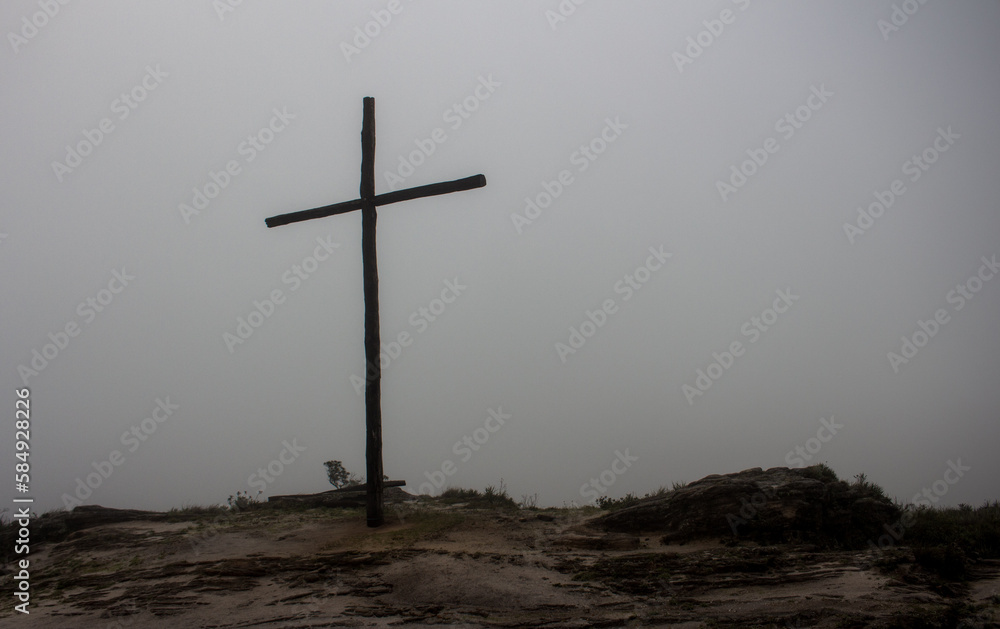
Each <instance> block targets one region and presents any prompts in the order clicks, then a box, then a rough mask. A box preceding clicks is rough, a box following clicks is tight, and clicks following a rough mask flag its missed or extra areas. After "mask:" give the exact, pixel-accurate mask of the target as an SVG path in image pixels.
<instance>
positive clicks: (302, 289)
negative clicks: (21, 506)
mask: <svg viewBox="0 0 1000 629" xmlns="http://www.w3.org/2000/svg"><path fill="white" fill-rule="evenodd" d="M234 4H235V3H234ZM49 5H57V3H54V2H52V3H48V4H47V3H45V2H41V3H38V2H29V1H26V0H18V1H17V2H6V3H4V4H3V6H2V8H0V25H2V27H3V29H2V30H3V31H4V33H5V34H6V37H5V41H6V49H5V51H4V52H3V53H2V54H0V66H2V71H3V75H2V76H3V80H2V89H3V91H2V96H3V103H4V115H3V116H2V117H0V125H2V127H0V133H2V137H3V138H5V147H6V150H4V151H3V152H2V159H3V163H2V175H0V177H2V178H3V186H2V190H3V203H2V206H0V234H2V236H0V259H2V264H3V268H4V270H5V271H4V272H5V276H4V277H5V280H4V283H3V287H4V296H3V299H2V300H0V318H2V321H3V335H2V337H0V338H2V341H0V343H2V345H0V355H2V356H3V361H2V370H3V371H2V381H3V383H5V384H4V386H3V388H2V390H0V400H2V401H3V402H2V403H3V408H4V409H6V410H5V415H6V416H8V417H10V418H13V415H14V401H15V399H16V394H15V390H16V389H21V388H23V387H25V386H26V387H27V388H29V389H30V392H31V393H30V395H31V398H30V399H31V411H32V414H31V422H32V423H31V450H30V453H31V454H30V464H31V472H30V476H31V483H30V486H31V491H30V494H29V495H32V496H33V497H34V498H35V499H36V503H35V507H36V509H37V510H39V511H44V510H48V509H53V508H57V507H61V506H63V505H64V504H66V501H65V499H64V495H66V496H74V495H75V494H76V492H77V491H78V490H79V486H81V485H86V484H87V477H88V475H91V478H90V481H91V487H89V488H88V489H89V495H88V496H87V497H86V499H79V498H76V496H74V497H75V498H76V502H79V503H83V504H102V505H105V506H113V507H123V508H124V507H130V508H145V509H167V508H170V507H175V506H182V505H185V504H208V503H219V502H224V501H225V499H226V497H227V496H228V495H230V494H235V493H236V492H237V491H238V490H243V491H249V492H250V493H253V494H256V493H257V490H258V489H263V490H264V493H263V494H262V497H266V496H268V495H276V494H284V493H298V492H313V491H323V490H325V489H329V488H330V486H329V484H328V483H327V481H326V478H325V475H324V471H323V466H322V463H323V462H324V461H326V460H330V459H338V460H342V461H343V462H344V464H345V466H346V467H347V469H348V470H351V471H354V472H356V473H358V474H363V473H364V467H365V464H364V445H365V438H364V396H363V394H361V393H359V391H360V389H359V388H357V387H356V386H355V384H352V376H354V377H355V378H357V377H361V378H363V377H364V348H363V301H362V282H361V238H360V236H361V217H360V214H359V213H358V212H353V213H349V214H344V215H339V216H333V217H328V218H324V219H319V220H313V221H308V222H303V223H298V224H294V225H289V226H284V227H280V228H276V229H267V228H266V227H265V225H264V219H265V218H267V217H269V216H273V215H276V214H282V213H286V212H292V211H296V210H302V209H308V208H312V207H316V206H321V205H327V204H331V203H336V202H339V201H348V200H351V199H355V198H357V197H358V185H359V174H360V173H359V165H360V160H361V151H360V141H359V140H360V137H359V135H360V130H361V114H362V110H361V105H362V98H363V97H365V96H373V97H375V99H376V120H377V149H376V177H377V181H376V189H377V192H379V193H382V192H388V191H390V190H392V189H401V188H405V187H410V186H416V185H423V184H428V183H434V182H437V181H445V180H451V179H457V178H461V177H466V176H470V175H474V174H477V173H483V174H485V175H486V178H487V181H488V185H487V186H486V187H485V188H481V189H477V190H472V191H466V192H461V193H456V194H450V195H446V196H439V197H434V198H430V199H421V200H415V201H409V202H405V203H399V204H395V205H391V206H386V207H384V208H380V209H379V222H378V264H379V274H380V282H381V284H380V299H381V332H382V339H383V343H385V344H386V352H387V356H388V357H389V361H388V363H387V365H386V366H385V368H384V370H383V380H382V392H383V398H382V405H383V423H384V428H383V437H384V442H385V470H386V473H387V474H388V475H389V477H390V478H392V479H404V480H406V481H407V488H408V489H409V490H410V491H414V492H416V491H419V490H421V485H422V484H425V483H431V480H433V479H442V478H443V479H445V481H446V484H445V485H444V486H459V487H475V488H479V489H482V488H483V487H484V486H486V485H487V484H496V483H498V482H499V481H500V479H501V478H502V479H503V481H504V482H505V483H506V485H507V488H508V491H509V492H510V494H511V495H512V496H514V497H515V498H519V497H520V496H521V495H526V494H533V493H535V492H537V493H538V495H539V503H540V504H543V505H556V506H558V505H562V504H570V503H572V502H576V503H578V504H584V503H587V502H589V501H590V500H591V499H593V498H595V497H596V496H597V495H610V496H613V497H617V496H622V495H624V494H625V493H626V492H629V491H632V492H635V493H637V494H640V495H641V494H643V493H645V492H647V491H652V490H655V489H656V488H657V487H658V486H660V485H668V486H669V485H670V483H671V482H674V481H692V480H696V479H698V478H701V477H703V476H705V475H707V474H713V473H729V472H736V471H739V470H742V469H746V468H750V467H757V466H759V467H764V468H768V467H774V466H783V465H803V464H809V463H819V462H826V463H827V464H828V465H830V466H831V467H832V468H833V469H834V470H835V471H836V472H837V473H838V474H839V475H840V477H841V478H845V479H848V480H850V479H851V478H852V477H853V476H854V475H855V474H858V473H861V472H864V473H866V474H867V475H868V477H869V479H871V480H874V481H876V482H879V483H880V484H882V485H883V486H884V487H885V488H886V490H887V491H888V493H889V494H890V495H892V496H895V497H896V498H898V499H900V500H901V501H904V502H909V501H911V500H912V499H913V497H914V495H916V494H919V493H923V492H924V491H925V489H927V490H929V492H930V495H931V496H933V501H934V502H936V503H937V504H947V505H954V504H958V503H960V502H966V503H973V504H977V503H980V502H982V501H983V500H986V499H996V498H998V493H1000V492H998V489H1000V487H998V485H997V482H996V479H997V478H998V477H1000V462H998V458H997V457H996V444H997V437H998V432H1000V431H998V428H997V426H998V419H1000V417H998V415H1000V413H998V411H1000V393H998V388H997V383H998V382H1000V358H998V356H1000V352H998V350H1000V334H998V331H1000V329H998V318H997V311H998V306H1000V280H994V279H993V273H994V271H991V270H990V267H989V265H987V264H986V262H992V260H996V259H997V255H998V254H1000V251H998V242H997V236H998V235H1000V219H998V212H997V210H998V208H997V201H996V200H997V198H1000V195H998V192H1000V191H998V187H1000V178H998V177H997V167H998V165H1000V133H998V131H1000V125H998V124H997V120H996V103H997V102H998V101H1000V98H998V97H1000V75H998V74H997V73H996V70H995V63H996V59H997V58H998V56H1000V55H998V53H1000V44H998V43H997V40H996V37H995V33H994V30H995V29H994V26H995V25H996V24H997V23H998V20H1000V6H998V5H997V3H995V2H963V3H943V2H942V3H927V4H923V5H919V4H917V3H916V2H896V3H892V2H888V1H883V2H874V3H872V2H860V1H853V2H837V3H834V2H825V3H797V2H787V1H786V2H770V3H762V2H758V1H756V0H753V1H749V2H748V1H745V0H738V1H730V0H724V1H723V0H718V1H715V2H686V3H680V2H670V3H653V2H635V1H629V2H614V3H612V2H596V1H593V0H592V1H590V2H584V3H582V4H581V5H579V6H577V5H576V4H574V3H573V2H570V0H564V2H562V3H561V4H560V3H559V2H557V1H556V0H549V1H547V2H526V1H508V0H505V1H503V2H500V1H494V2H469V1H466V2H457V1H443V0H442V1H435V2H410V1H409V0H402V1H401V2H398V3H397V2H389V1H388V0H384V1H376V2H352V3H340V2H337V3H334V2H320V1H318V0H302V1H297V2H282V3H278V2H267V3H265V2H250V1H245V2H242V3H240V4H238V5H237V6H230V5H229V3H228V2H216V3H214V4H213V3H211V2H198V1H193V0H183V1H174V2H170V3H142V4H139V3H135V2H126V1H124V0H107V1H105V2H101V3H97V4H96V5H95V3H70V4H67V5H65V6H63V5H57V6H58V12H56V13H55V14H54V15H51V16H48V15H46V14H45V13H44V9H45V7H46V6H49ZM560 6H561V7H562V9H560ZM228 9H231V10H228ZM570 9H572V11H570ZM914 9H916V10H915V11H914ZM49 10H50V12H52V11H54V9H52V7H51V6H49ZM560 10H561V11H562V12H563V13H566V14H567V15H562V14H561V13H560ZM563 18H565V19H563ZM33 21H34V23H32V22H33ZM366 29H367V31H368V32H367V34H366V33H365V31H366ZM431 149H433V150H431ZM68 153H75V154H76V155H77V156H78V157H74V155H72V154H68ZM81 153H86V155H82V154H81ZM754 160H756V161H754ZM74 164H75V166H74ZM727 186H730V187H727ZM201 195H205V196H204V197H202V196H201ZM209 197H212V198H209ZM529 199H530V200H531V203H534V204H535V207H530V206H529V201H528V200H529ZM873 204H875V205H873ZM199 206H200V208H199ZM886 206H887V207H886ZM858 208H862V210H863V211H864V212H865V213H866V214H867V215H866V216H862V215H861V213H860V212H859V209H858ZM869 210H871V213H869ZM845 225H846V226H847V227H845ZM324 243H325V244H324ZM984 258H985V262H984ZM964 294H967V295H968V296H964ZM275 296H277V297H278V299H276V300H274V301H272V299H273V298H274V297H275ZM88 300H92V301H91V302H88ZM769 309H773V311H769ZM779 310H780V311H781V312H779ZM255 312H256V313H258V314H253V313H255ZM250 319H252V321H251V320H250ZM242 321H245V322H246V323H241V322H242ZM251 323H256V324H257V325H256V326H254V325H250V324H251ZM241 326H243V327H241ZM71 332H72V333H74V334H70V333H71ZM241 332H242V333H243V334H244V336H246V338H241V337H240V333H241ZM248 332H249V333H248ZM400 334H403V339H404V340H406V341H408V343H407V344H405V345H400V346H399V347H394V346H391V342H392V341H393V340H397V339H398V338H399V336H400ZM921 334H923V336H921ZM227 335H228V336H227ZM234 339H238V341H237V340H234ZM904 339H905V340H904ZM910 343H912V344H913V345H912V346H910V345H909V344H910ZM60 345H62V347H59V346H60ZM918 345H919V347H918ZM46 346H49V347H48V348H47V347H46ZM34 352H38V356H40V357H41V358H37V357H36V355H35V353H34ZM45 353H47V355H48V358H46V356H45ZM890 354H893V355H895V356H897V357H896V358H894V357H893V356H892V355H890ZM902 358H905V359H906V362H903V361H902ZM33 361H34V365H33V364H32V363H33ZM713 364H714V366H713ZM39 367H41V368H39ZM699 370H700V371H699ZM702 373H703V374H704V375H701V374H702ZM355 383H356V380H355ZM154 411H155V413H154ZM144 420H146V421H145V423H144ZM5 426H6V427H5V428H4V429H3V430H4V432H3V434H2V436H0V441H2V442H3V444H4V445H3V448H2V451H0V468H2V469H3V470H4V471H5V474H7V475H8V476H7V478H8V483H10V484H8V486H7V488H6V489H5V491H7V492H8V493H9V494H11V497H15V496H17V495H18V494H17V492H16V491H15V490H14V487H13V484H12V483H11V479H10V476H9V474H10V472H12V471H13V468H14V465H15V463H17V460H16V459H15V457H14V452H15V450H14V440H15V433H14V427H13V422H12V421H11V422H6V423H5ZM830 426H832V428H831V427H830ZM466 440H467V441H466ZM796 448H799V449H800V450H799V451H798V452H796ZM803 453H804V456H803ZM112 459H113V461H112ZM106 461H108V462H109V463H103V462H106ZM276 461H277V462H278V463H275V462H276ZM616 461H617V463H616ZM950 463H951V464H953V465H952V466H951V467H950ZM955 467H959V468H961V469H963V472H962V475H961V476H960V477H957V482H951V481H948V482H945V479H946V478H947V479H951V480H955V479H956V475H955V473H949V474H947V476H946V471H947V470H949V469H954V468H955ZM965 468H969V469H967V470H966V469H965ZM442 469H444V470H445V471H442ZM101 470H104V471H105V476H106V477H103V476H101V472H100V471H101ZM609 470H611V471H609ZM108 471H110V473H107V472H108ZM275 471H279V473H277V474H275ZM262 472H263V473H262ZM446 472H448V473H446ZM602 473H604V474H603V479H604V480H605V481H607V480H611V481H613V482H612V483H610V484H608V485H605V484H602V481H601V479H602ZM94 474H96V475H94ZM591 479H594V480H595V482H596V483H597V486H599V489H598V488H595V485H593V484H592V483H591ZM935 483H936V485H935ZM935 487H937V488H938V490H935V489H934V488H935ZM431 488H432V489H433V493H439V491H440V490H441V489H442V488H443V487H438V486H434V485H431V484H426V485H423V491H426V490H427V489H431ZM941 488H944V490H941ZM80 491H82V492H83V493H87V492H86V491H85V490H80ZM72 504H73V503H71V505H72Z"/></svg>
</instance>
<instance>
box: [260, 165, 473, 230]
mask: <svg viewBox="0 0 1000 629" xmlns="http://www.w3.org/2000/svg"><path fill="white" fill-rule="evenodd" d="M485 185H486V177H485V175H473V176H471V177H465V178H464V179H456V180H454V181H442V182H441V183H432V184H428V185H426V186H417V187H416V188H407V189H405V190H396V191H395V192H386V193H385V194H377V195H375V205H376V207H377V206H380V205H389V204H390V203H399V202H400V201H409V200H411V199H421V198H423V197H433V196H437V195H439V194H448V193H451V192H461V191H462V190H472V189H473V188H482V187H483V186H485ZM360 209H361V199H354V200H353V201H344V202H343V203H334V204H333V205H324V206H323V207H318V208H313V209H311V210H302V211H299V212H291V213H289V214H279V215H278V216H272V217H271V218H268V219H266V220H265V221H264V222H265V223H266V224H267V226H268V227H278V226H280V225H288V224H289V223H298V222H300V221H308V220H310V219H314V218H323V217H324V216H333V215H334V214H344V213H346V212H353V211H354V210H360Z"/></svg>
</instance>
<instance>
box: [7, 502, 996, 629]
mask: <svg viewBox="0 0 1000 629" xmlns="http://www.w3.org/2000/svg"><path fill="white" fill-rule="evenodd" d="M400 508H401V507H396V506H394V507H392V509H394V511H392V512H391V515H390V518H389V524H387V525H386V526H384V527H382V528H380V529H375V530H372V529H368V528H367V527H365V525H364V516H363V514H362V513H360V512H357V511H332V510H311V511H300V512H286V513H281V512H275V511H251V512H244V513H241V514H238V515H235V516H226V517H221V518H218V521H217V522H213V520H212V518H207V517H206V518H201V519H197V518H195V519H193V520H191V521H184V522H171V523H162V522H157V523H153V522H144V521H139V522H129V523H121V524H110V525H103V526H99V527H95V528H91V529H86V530H83V531H79V532H77V533H74V534H72V535H70V537H69V538H68V539H66V540H64V541H61V542H59V543H54V544H46V545H43V546H41V547H40V548H39V549H38V550H37V551H36V552H35V553H34V554H33V556H32V558H31V566H32V572H31V574H32V581H31V582H32V605H31V608H30V609H31V614H30V619H29V618H27V617H24V616H23V615H22V614H17V613H14V612H13V611H12V608H11V605H12V603H11V602H10V601H7V602H5V603H4V604H3V607H2V611H0V619H3V620H2V624H3V625H4V626H7V627H16V626H25V627H33V628H34V627H38V628H63V627H65V628H70V627H72V628H79V627H86V628H90V627H96V628H101V629H103V628H105V627H108V628H112V627H115V628H121V627H151V628H160V627H163V628H167V627H169V628H171V629H173V628H176V627H203V628H213V629H235V628H241V627H255V628H257V627H259V628H272V627H287V628H299V629H303V628H307V627H310V628H313V627H407V626H418V625H419V626H425V625H427V624H447V625H450V626H460V627H461V626H465V627H525V626H528V627H542V626H544V627H591V626H593V627H626V626H627V627H684V628H690V629H694V628H701V627H713V628H715V627H781V628H782V629H785V628H787V627H890V626H899V627H904V626H914V625H912V624H908V623H910V622H911V621H908V620H907V618H910V619H911V620H912V619H915V618H917V616H920V615H923V616H925V617H928V618H929V617H932V616H934V615H936V614H937V615H940V617H941V618H945V616H946V615H947V614H948V613H950V612H949V611H948V610H949V609H958V608H960V607H961V606H963V605H964V606H965V607H964V609H966V610H970V609H971V610H974V611H973V612H972V613H973V614H975V615H974V616H972V620H970V621H967V622H968V623H969V624H967V625H966V627H969V628H970V629H971V628H973V627H989V626H991V625H990V624H989V623H990V622H991V621H989V620H988V618H989V615H990V614H993V615H994V616H995V617H996V618H998V619H1000V605H998V603H1000V597H998V596H997V593H998V589H1000V576H998V572H997V569H998V566H996V565H994V564H986V565H984V566H983V568H982V570H981V571H980V575H979V576H980V578H979V579H978V580H976V581H974V582H972V583H970V584H968V585H967V586H963V587H961V588H959V589H958V590H959V591H953V592H949V591H947V589H946V590H942V589H941V588H940V587H937V586H935V585H934V584H922V583H920V579H915V580H914V579H910V580H909V583H904V582H903V581H900V580H899V579H896V578H893V577H891V576H887V575H883V574H881V573H880V572H878V571H877V570H875V569H870V568H864V567H863V566H864V559H865V557H866V555H867V553H863V552H861V553H850V552H821V551H818V550H815V549H810V548H808V547H794V546H780V547H773V546H772V547H758V546H755V545H746V546H736V547H729V546H725V545H722V544H721V543H717V542H715V541H705V542H699V543H692V544H687V545H685V546H665V545H663V544H661V543H660V542H659V541H658V538H657V536H656V535H655V534H650V535H648V536H646V535H640V536H638V537H631V536H627V535H625V536H623V535H614V536H605V535H603V534H602V533H601V532H599V531H596V530H592V529H590V528H588V527H587V525H586V520H587V518H588V517H589V516H592V515H594V513H593V512H588V511H583V510H547V511H528V510H525V511H520V512H514V513H497V512H491V511H478V510H468V509H464V508H462V507H461V506H451V507H444V506H439V505H424V506H420V507H415V506H408V507H407V508H406V509H405V510H399V509H400ZM2 583H3V589H4V591H7V592H10V588H11V575H10V574H6V575H4V576H3V578H2ZM892 623H896V624H892ZM972 623H978V624H972ZM926 626H936V625H926ZM942 626H945V625H942ZM952 626H954V625H952ZM992 626H998V625H992Z"/></svg>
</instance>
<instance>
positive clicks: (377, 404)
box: [361, 96, 385, 527]
mask: <svg viewBox="0 0 1000 629" xmlns="http://www.w3.org/2000/svg"><path fill="white" fill-rule="evenodd" d="M377 218H378V217H377V214H376V213H375V99H374V98H372V97H370V96H369V97H366V98H365V100H364V121H363V122H362V126H361V256H362V259H363V267H364V292H365V362H366V363H367V365H366V369H365V374H366V379H365V432H366V449H365V459H366V463H367V469H366V476H367V478H366V481H367V486H368V526H371V527H376V526H382V524H383V523H384V522H385V518H384V516H383V510H382V474H383V473H382V365H381V364H380V363H379V344H380V341H381V339H380V335H379V315H378V262H377V260H376V255H375V223H376V219H377Z"/></svg>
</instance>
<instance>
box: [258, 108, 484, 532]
mask: <svg viewBox="0 0 1000 629" xmlns="http://www.w3.org/2000/svg"><path fill="white" fill-rule="evenodd" d="M363 110H364V119H363V122H362V124H361V198H360V199H354V200H353V201H345V202H343V203H335V204H333V205H326V206H323V207H318V208H314V209H312V210H303V211H301V212H292V213H290V214H280V215H278V216H272V217H271V218H269V219H267V220H266V221H265V223H266V224H267V226H268V227H278V226H279V225H288V224H289V223H297V222H299V221H307V220H310V219H314V218H323V217H324V216H332V215H334V214H343V213H345V212H352V211H354V210H361V258H362V261H363V274H364V296H365V361H366V363H367V366H366V369H365V426H366V449H365V459H366V465H367V469H366V477H367V483H366V484H367V497H368V526H371V527H376V526H382V524H383V523H384V522H385V518H384V516H383V510H382V366H381V364H380V363H379V345H380V342H381V340H380V337H379V316H378V264H377V260H376V257H375V222H376V219H377V215H376V212H375V208H376V207H378V206H380V205H388V204H390V203H398V202H399V201H409V200H410V199H419V198H422V197H432V196H436V195H439V194H448V193H449V192H460V191H462V190H471V189H473V188H482V187H483V186H485V185H486V177H485V176H483V175H473V176H472V177H466V178H465V179H456V180H455V181H445V182H441V183H434V184H430V185H426V186H417V187H415V188H407V189H405V190H397V191H395V192H388V193H385V194H379V195H376V194H375V99H374V98H372V97H370V96H366V97H365V99H364V107H363Z"/></svg>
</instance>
